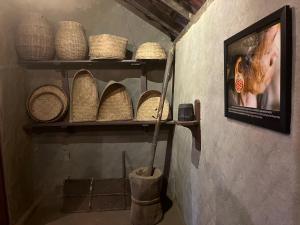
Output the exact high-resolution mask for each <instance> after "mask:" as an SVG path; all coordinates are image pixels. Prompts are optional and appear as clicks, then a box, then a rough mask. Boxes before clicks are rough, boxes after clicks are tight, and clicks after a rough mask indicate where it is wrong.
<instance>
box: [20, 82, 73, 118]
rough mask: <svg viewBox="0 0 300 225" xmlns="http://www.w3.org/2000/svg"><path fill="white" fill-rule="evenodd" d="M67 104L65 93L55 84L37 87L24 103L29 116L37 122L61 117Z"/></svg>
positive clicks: (66, 109)
mask: <svg viewBox="0 0 300 225" xmlns="http://www.w3.org/2000/svg"><path fill="white" fill-rule="evenodd" d="M68 106H69V100H68V97H67V95H66V93H65V92H64V91H63V90H62V89H61V88H60V87H58V86H55V85H43V86H40V87H38V88H37V89H35V90H34V91H33V92H32V94H31V95H30V96H29V98H28V99H27V103H26V107H27V112H28V114H29V116H30V117H31V118H32V119H33V120H35V121H38V122H54V121H58V120H60V119H62V118H63V117H64V116H65V115H66V112H67V111H68Z"/></svg>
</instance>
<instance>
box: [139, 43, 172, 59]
mask: <svg viewBox="0 0 300 225" xmlns="http://www.w3.org/2000/svg"><path fill="white" fill-rule="evenodd" d="M166 58H167V56H166V52H165V50H164V49H163V48H162V47H161V46H160V44H159V43H157V42H146V43H144V44H141V45H140V46H139V47H138V49H137V51H136V54H135V59H159V60H163V59H166Z"/></svg>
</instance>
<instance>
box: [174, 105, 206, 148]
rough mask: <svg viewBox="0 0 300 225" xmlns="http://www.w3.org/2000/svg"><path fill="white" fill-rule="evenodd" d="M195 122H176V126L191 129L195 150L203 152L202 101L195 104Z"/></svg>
mask: <svg viewBox="0 0 300 225" xmlns="http://www.w3.org/2000/svg"><path fill="white" fill-rule="evenodd" d="M194 111H195V119H196V120H195V121H176V125H180V126H183V127H186V128H188V129H190V131H191V132H192V135H193V138H194V140H195V148H196V149H197V150H198V151H201V126H200V119H201V118H200V100H199V99H196V100H195V102H194Z"/></svg>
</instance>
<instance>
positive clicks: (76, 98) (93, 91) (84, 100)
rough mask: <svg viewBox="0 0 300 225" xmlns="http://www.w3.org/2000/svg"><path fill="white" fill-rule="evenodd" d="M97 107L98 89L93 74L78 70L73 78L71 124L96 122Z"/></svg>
mask: <svg viewBox="0 0 300 225" xmlns="http://www.w3.org/2000/svg"><path fill="white" fill-rule="evenodd" d="M98 105H99V96H98V88H97V82H96V80H95V78H94V76H93V74H92V73H91V72H90V71H88V70H85V69H83V70H79V71H78V72H76V73H75V75H74V77H73V84H72V104H71V116H70V120H71V122H82V121H96V116H97V111H98Z"/></svg>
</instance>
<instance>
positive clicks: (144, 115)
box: [136, 90, 170, 121]
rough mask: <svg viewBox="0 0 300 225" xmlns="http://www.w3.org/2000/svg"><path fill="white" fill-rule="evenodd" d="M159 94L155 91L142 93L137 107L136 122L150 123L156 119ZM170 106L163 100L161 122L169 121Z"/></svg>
mask: <svg viewBox="0 0 300 225" xmlns="http://www.w3.org/2000/svg"><path fill="white" fill-rule="evenodd" d="M160 96H161V93H160V92H159V91H156V90H149V91H146V92H144V93H143V94H142V95H141V96H140V98H139V100H138V105H137V113H136V120H142V121H152V120H156V119H157V111H158V107H159V101H160ZM169 113H170V105H169V102H168V100H167V99H166V100H165V103H164V107H163V113H162V118H161V119H162V120H167V119H169Z"/></svg>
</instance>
